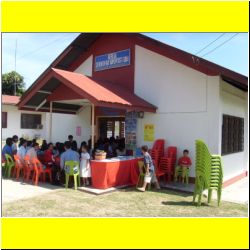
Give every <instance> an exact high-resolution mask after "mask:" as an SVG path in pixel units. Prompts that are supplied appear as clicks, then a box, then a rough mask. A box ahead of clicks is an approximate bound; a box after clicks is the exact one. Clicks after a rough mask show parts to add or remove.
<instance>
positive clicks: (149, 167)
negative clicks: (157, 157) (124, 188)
mask: <svg viewBox="0 0 250 250" xmlns="http://www.w3.org/2000/svg"><path fill="white" fill-rule="evenodd" d="M141 151H142V154H143V157H144V165H145V168H146V173H145V178H144V183H143V186H142V187H141V188H137V189H138V190H139V191H141V192H145V190H146V187H147V184H148V183H151V182H153V183H154V184H155V186H156V188H157V189H161V188H160V185H159V183H158V181H157V178H156V176H155V168H154V164H153V161H152V158H151V156H150V154H149V153H148V146H142V147H141Z"/></svg>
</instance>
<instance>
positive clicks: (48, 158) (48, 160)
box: [43, 143, 55, 165]
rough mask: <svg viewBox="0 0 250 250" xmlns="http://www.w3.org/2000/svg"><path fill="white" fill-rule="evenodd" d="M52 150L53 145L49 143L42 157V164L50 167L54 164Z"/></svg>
mask: <svg viewBox="0 0 250 250" xmlns="http://www.w3.org/2000/svg"><path fill="white" fill-rule="evenodd" d="M53 149H54V146H53V144H52V143H49V144H48V149H47V150H45V152H44V155H43V159H44V163H45V164H46V165H52V164H53V163H54V162H55V158H54V155H53Z"/></svg>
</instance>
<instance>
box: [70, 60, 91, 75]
mask: <svg viewBox="0 0 250 250" xmlns="http://www.w3.org/2000/svg"><path fill="white" fill-rule="evenodd" d="M92 64H93V55H91V56H90V57H89V58H88V59H86V60H85V61H84V62H83V63H82V64H81V65H80V66H79V67H78V68H77V69H76V70H75V71H74V72H75V73H80V74H83V75H86V76H92Z"/></svg>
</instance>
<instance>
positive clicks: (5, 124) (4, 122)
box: [2, 112, 7, 128]
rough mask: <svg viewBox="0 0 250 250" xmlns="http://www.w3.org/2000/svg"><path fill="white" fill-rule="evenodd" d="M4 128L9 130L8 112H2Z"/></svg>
mask: <svg viewBox="0 0 250 250" xmlns="http://www.w3.org/2000/svg"><path fill="white" fill-rule="evenodd" d="M2 128H7V112H2Z"/></svg>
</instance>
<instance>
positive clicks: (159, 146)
mask: <svg viewBox="0 0 250 250" xmlns="http://www.w3.org/2000/svg"><path fill="white" fill-rule="evenodd" d="M164 144H165V140H163V139H158V140H156V141H155V142H154V145H153V148H152V149H151V150H150V151H149V153H150V155H151V157H152V159H153V160H154V163H155V167H156V168H158V167H159V163H160V159H161V157H163V156H164Z"/></svg>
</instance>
